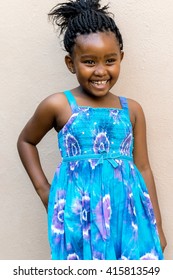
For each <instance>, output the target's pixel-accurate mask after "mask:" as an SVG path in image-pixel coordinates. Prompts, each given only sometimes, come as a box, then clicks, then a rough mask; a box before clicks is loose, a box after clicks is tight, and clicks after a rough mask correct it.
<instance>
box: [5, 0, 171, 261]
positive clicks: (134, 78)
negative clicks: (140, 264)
mask: <svg viewBox="0 0 173 280" xmlns="http://www.w3.org/2000/svg"><path fill="white" fill-rule="evenodd" d="M59 2H60V1H54V0H51V1H42V0H37V1H35V0H28V1H26V0H25V1H23V0H15V1H13V0H11V1H10V0H5V1H1V3H0V13H1V15H0V95H1V99H0V101H1V102H0V118H1V121H0V161H1V168H0V259H49V258H50V256H49V245H48V241H47V217H46V212H45V210H44V207H43V206H42V204H41V202H40V199H39V197H38V196H37V195H36V193H35V191H34V188H33V186H32V184H31V182H30V180H29V178H28V176H27V174H26V172H25V170H24V168H23V166H22V164H21V162H20V160H19V156H18V153H17V149H16V141H17V138H18V135H19V133H20V131H21V129H22V128H23V126H24V125H25V123H26V122H27V121H28V120H29V118H30V117H31V116H32V114H33V112H34V110H35V109H36V107H37V105H38V104H39V102H41V100H42V99H44V98H45V97H46V96H47V95H49V94H52V93H54V92H58V91H62V90H64V89H68V88H72V87H74V86H75V85H77V82H76V80H75V78H74V76H73V75H71V74H70V73H69V72H68V70H67V69H66V66H65V63H64V56H65V52H64V51H63V50H62V46H61V45H62V44H61V43H60V40H59V39H58V38H57V36H56V34H55V32H54V30H53V27H52V25H51V24H50V23H48V20H47V13H48V12H49V10H50V9H51V8H52V7H53V6H54V5H55V4H57V3H59ZM61 2H64V1H61ZM102 4H107V1H102ZM110 11H111V12H113V13H114V14H115V20H116V22H117V24H118V26H119V28H120V31H121V33H122V35H123V38H124V51H125V57H124V60H123V62H122V68H121V75H120V78H119V81H118V83H117V85H116V86H115V87H114V88H113V92H114V93H115V94H117V95H122V96H127V97H130V98H133V99H135V100H137V101H138V102H140V104H141V105H142V107H143V109H144V112H145V115H146V120H147V136H148V149H149V155H150V162H151V166H152V169H153V173H154V176H155V181H156V186H157V192H158V197H159V203H160V209H161V212H162V219H163V227H164V231H165V234H166V237H167V242H168V245H167V249H166V251H165V257H166V259H172V257H173V234H172V233H173V204H172V201H173V191H172V187H173V172H172V166H173V152H172V151H173V114H172V106H173V78H172V73H173V22H172V14H173V1H172V0H165V1H163V0H157V1H156V0H146V1H137V0H125V1H122V0H116V1H113V0H112V1H110ZM38 148H39V151H40V157H41V161H42V165H43V168H44V170H45V172H46V174H47V177H48V178H49V181H51V180H52V177H53V174H54V171H55V169H56V166H57V164H58V162H59V160H60V158H59V153H58V150H57V136H56V133H55V132H54V131H53V130H52V131H51V132H50V133H48V134H47V135H46V137H45V138H44V139H43V140H42V142H41V143H40V144H39V146H38Z"/></svg>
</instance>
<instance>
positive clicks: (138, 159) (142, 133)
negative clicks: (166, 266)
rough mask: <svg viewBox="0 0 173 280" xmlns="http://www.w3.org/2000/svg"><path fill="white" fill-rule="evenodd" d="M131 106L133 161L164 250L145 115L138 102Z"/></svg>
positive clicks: (132, 103)
mask: <svg viewBox="0 0 173 280" xmlns="http://www.w3.org/2000/svg"><path fill="white" fill-rule="evenodd" d="M131 108H132V112H133V117H134V122H133V123H134V125H133V130H134V162H135V164H136V166H137V167H138V169H139V170H140V172H141V173H142V176H143V178H144V180H145V182H146V185H147V188H148V192H149V195H150V198H151V203H152V205H153V209H154V213H155V217H156V223H157V228H158V232H159V236H160V242H161V246H162V250H163V251H164V249H165V247H166V239H165V236H164V233H163V229H162V220H161V213H160V209H159V203H158V198H157V192H156V187H155V182H154V177H153V174H152V170H151V167H150V163H149V158H148V151H147V141H146V123H145V116H144V113H143V110H142V108H141V106H140V105H139V104H138V103H136V102H132V101H131Z"/></svg>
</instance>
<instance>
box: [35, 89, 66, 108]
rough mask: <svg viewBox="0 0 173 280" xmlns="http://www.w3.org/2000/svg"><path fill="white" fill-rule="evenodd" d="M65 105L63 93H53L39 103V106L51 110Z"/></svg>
mask: <svg viewBox="0 0 173 280" xmlns="http://www.w3.org/2000/svg"><path fill="white" fill-rule="evenodd" d="M66 103H67V99H66V97H65V95H64V93H63V92H58V93H53V94H51V95H49V96H47V97H46V98H45V99H44V100H43V101H42V102H41V103H40V105H41V106H45V107H48V108H50V109H51V108H52V109H54V108H55V109H57V108H58V107H60V108H61V106H63V105H65V104H66Z"/></svg>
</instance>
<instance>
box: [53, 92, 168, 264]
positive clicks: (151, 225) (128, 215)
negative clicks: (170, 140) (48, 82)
mask: <svg viewBox="0 0 173 280" xmlns="http://www.w3.org/2000/svg"><path fill="white" fill-rule="evenodd" d="M65 95H66V97H67V99H68V102H69V104H70V106H71V110H72V115H71V117H70V119H69V120H68V122H67V123H66V124H65V125H64V127H63V128H62V129H61V131H60V132H59V133H58V142H59V149H60V152H61V156H62V161H61V163H60V164H59V166H58V168H57V170H56V172H55V176H54V179H53V182H52V185H51V189H50V195H49V205H48V233H49V242H50V247H51V257H52V259H57V260H72V259H73V260H126V259H129V260H139V259H141V260H145V259H147V260H148V259H152V260H153V259H163V254H162V250H161V246H160V240H159V237H158V231H157V227H156V220H155V216H154V213H153V208H152V205H151V201H150V197H149V194H148V190H147V188H146V185H145V182H144V180H143V177H142V175H141V173H140V172H139V170H138V169H137V167H136V166H135V164H134V162H133V130H132V125H131V122H130V118H129V110H128V103H127V100H126V98H124V97H120V102H121V106H122V108H121V109H117V108H92V107H89V106H78V105H77V103H76V100H75V98H74V96H73V95H72V93H71V92H70V91H65Z"/></svg>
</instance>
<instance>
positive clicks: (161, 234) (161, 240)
mask: <svg viewBox="0 0 173 280" xmlns="http://www.w3.org/2000/svg"><path fill="white" fill-rule="evenodd" d="M158 232H159V237H160V243H161V247H162V251H163V252H164V250H165V248H166V245H167V242H166V238H165V235H164V232H163V229H162V227H161V226H159V227H158Z"/></svg>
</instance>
